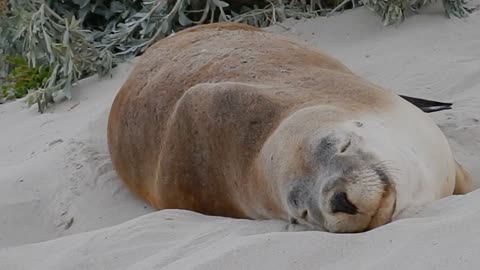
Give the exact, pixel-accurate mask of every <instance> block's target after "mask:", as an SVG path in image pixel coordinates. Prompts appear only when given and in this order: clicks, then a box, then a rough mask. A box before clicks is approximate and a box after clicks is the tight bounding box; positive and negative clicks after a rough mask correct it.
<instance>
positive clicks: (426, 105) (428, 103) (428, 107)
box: [399, 95, 453, 113]
mask: <svg viewBox="0 0 480 270" xmlns="http://www.w3.org/2000/svg"><path fill="white" fill-rule="evenodd" d="M399 96H400V97H401V98H403V99H405V100H406V101H408V102H410V103H412V104H413V105H415V106H417V107H418V108H419V109H420V110H422V111H424V112H426V113H431V112H438V111H443V110H450V109H451V108H452V105H453V103H445V102H440V101H434V100H428V99H421V98H416V97H409V96H404V95H399Z"/></svg>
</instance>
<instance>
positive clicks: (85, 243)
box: [0, 3, 480, 270]
mask: <svg viewBox="0 0 480 270" xmlns="http://www.w3.org/2000/svg"><path fill="white" fill-rule="evenodd" d="M479 27H480V13H479V12H476V13H474V14H472V15H471V16H470V17H469V18H466V19H456V18H452V19H447V18H446V17H445V16H444V14H443V11H442V8H441V3H438V5H435V6H433V7H431V8H428V9H426V10H425V11H422V12H421V14H419V15H416V16H411V17H409V18H407V20H406V21H405V22H404V23H403V24H401V25H399V26H397V27H384V26H383V25H382V24H381V22H380V19H379V18H378V17H376V16H372V14H371V12H370V11H369V10H367V9H366V8H358V9H355V10H350V11H346V12H344V13H343V14H341V15H336V16H332V17H329V18H316V19H309V20H288V21H286V22H284V23H282V26H272V27H270V28H268V31H273V32H277V33H281V34H284V35H289V36H293V37H295V38H298V39H299V40H305V41H307V42H309V43H311V44H313V45H315V46H317V47H319V48H321V49H322V50H324V51H325V52H327V53H329V54H331V55H332V56H334V57H336V58H337V59H339V60H341V61H342V62H343V63H344V64H346V65H347V66H348V67H349V68H350V69H352V70H353V71H354V72H355V73H357V74H359V75H361V76H363V77H365V78H368V79H369V80H371V81H372V82H374V83H376V84H378V85H381V86H383V87H385V88H386V89H388V90H390V91H393V92H395V93H398V94H406V95H411V96H415V97H420V98H427V99H433V100H439V101H447V102H453V103H454V105H453V109H452V110H448V111H442V112H437V113H434V114H431V116H432V117H433V119H434V120H435V122H436V123H437V124H438V125H439V126H440V128H441V129H442V130H443V132H444V133H445V134H446V135H447V137H448V139H449V141H450V144H451V146H452V149H453V151H454V153H455V156H456V157H457V158H458V160H459V161H460V162H461V163H462V164H464V166H465V168H466V169H467V170H468V171H469V172H470V173H471V174H472V176H473V178H474V179H475V185H476V187H478V186H479V185H480V163H479V162H480V49H479V48H480V31H479V29H480V28H479ZM134 63H135V61H133V62H131V63H125V64H122V65H120V66H119V67H117V68H116V69H115V71H114V74H113V77H112V78H104V79H101V80H99V79H98V78H96V77H94V78H89V79H86V80H83V81H81V82H80V83H79V84H78V85H77V86H76V87H75V88H74V90H73V91H74V94H73V99H72V100H69V101H65V102H62V103H58V104H56V105H55V106H53V107H50V108H49V109H48V110H47V112H46V113H44V114H39V113H38V112H37V108H36V106H32V107H31V108H27V107H26V105H25V104H24V103H23V102H21V101H15V102H8V103H6V104H2V105H0V130H1V132H0V153H2V154H1V155H0V270H20V269H22V270H23V269H35V270H41V269H45V270H52V269H59V270H66V269H72V270H73V269H75V270H77V269H99V270H109V269H111V270H118V269H129V270H140V269H182V270H183V269H268V270H280V269H289V270H291V269H369V270H371V269H478V268H479V267H480V256H478V254H479V251H478V246H479V244H480V238H478V237H477V236H478V235H480V191H474V192H472V193H470V194H467V195H464V196H450V197H448V198H445V199H443V200H440V201H436V202H433V203H431V204H429V205H427V206H426V207H423V208H421V209H413V210H412V211H409V212H407V213H405V214H404V215H403V216H402V217H401V218H400V219H399V220H396V221H394V222H392V223H390V224H388V225H386V226H383V227H380V228H378V229H375V230H372V231H369V232H367V233H361V234H332V233H326V232H317V231H305V230H304V228H302V227H300V226H297V227H288V229H287V226H286V225H287V224H286V223H285V222H283V221H276V220H270V221H252V220H239V219H230V218H223V217H212V216H206V215H201V214H198V213H193V212H189V211H182V210H164V211H154V210H153V209H152V208H151V207H150V206H148V205H147V204H146V203H145V202H143V201H141V200H140V199H138V198H136V197H135V196H133V195H132V194H131V193H130V192H129V191H128V190H127V189H126V187H125V186H124V184H123V183H122V182H121V181H120V180H119V178H118V177H117V175H116V173H115V172H114V170H113V168H112V164H111V161H110V157H109V155H108V149H107V145H106V123H107V116H108V112H109V107H110V105H111V103H112V101H113V98H114V97H115V94H116V93H117V91H118V90H119V88H120V87H121V85H122V83H123V82H124V81H125V80H126V78H127V77H128V74H129V72H130V71H131V70H132V67H133V65H134Z"/></svg>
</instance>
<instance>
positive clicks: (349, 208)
mask: <svg viewBox="0 0 480 270" xmlns="http://www.w3.org/2000/svg"><path fill="white" fill-rule="evenodd" d="M330 207H331V208H332V212H333V213H346V214H350V215H355V214H357V213H358V209H357V207H356V206H355V205H353V204H352V203H351V202H350V201H349V200H348V198H347V194H346V193H345V192H338V193H335V194H334V195H333V196H332V198H331V199H330Z"/></svg>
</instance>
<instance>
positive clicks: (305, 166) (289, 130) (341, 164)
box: [262, 106, 397, 232]
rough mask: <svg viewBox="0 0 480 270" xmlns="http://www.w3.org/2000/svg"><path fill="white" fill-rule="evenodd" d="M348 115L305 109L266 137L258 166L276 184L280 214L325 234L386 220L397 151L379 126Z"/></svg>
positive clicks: (389, 215)
mask: <svg viewBox="0 0 480 270" xmlns="http://www.w3.org/2000/svg"><path fill="white" fill-rule="evenodd" d="M351 119H352V118H351V117H350V116H349V115H347V116H346V117H345V115H343V114H342V111H340V110H338V109H336V108H330V107H326V106H321V107H311V108H305V109H301V110H298V111H296V112H294V113H293V114H291V115H290V116H289V117H287V118H286V119H284V121H282V123H281V124H280V125H279V127H278V128H277V129H276V130H275V132H274V133H273V134H272V135H271V136H270V138H269V139H268V140H267V142H266V144H265V145H264V148H263V150H262V153H263V155H262V156H263V160H264V166H263V167H264V168H265V170H266V173H265V175H266V176H268V177H269V178H270V179H271V180H270V181H268V182H274V183H276V184H277V187H276V191H277V192H278V194H279V195H278V198H279V200H280V201H281V204H282V205H283V207H282V208H283V209H284V210H285V212H284V213H283V214H282V217H281V218H284V219H289V220H290V222H292V223H298V224H302V225H306V226H308V227H311V228H312V229H318V230H326V231H329V232H362V231H367V230H369V229H373V228H375V227H378V226H381V225H384V224H386V223H388V222H390V221H391V219H392V216H393V213H394V211H395V205H396V197H397V196H396V190H395V183H394V179H393V177H394V173H395V174H396V171H395V169H394V168H393V165H394V164H393V162H394V161H393V160H392V158H395V155H396V154H395V153H396V152H395V150H394V149H393V148H391V146H390V145H391V142H388V141H385V140H384V141H382V140H381V139H382V138H384V137H386V138H388V136H383V135H384V134H383V133H381V132H382V129H381V128H378V129H373V128H371V127H370V128H368V127H367V126H366V125H367V124H365V125H364V123H361V122H358V121H353V120H351ZM370 124H371V123H369V125H370ZM372 134H373V135H372ZM377 135H381V136H380V139H377V138H378V137H379V136H377ZM273 190H275V189H273Z"/></svg>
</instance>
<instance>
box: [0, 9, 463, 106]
mask: <svg viewBox="0 0 480 270" xmlns="http://www.w3.org/2000/svg"><path fill="white" fill-rule="evenodd" d="M433 1H435V0H363V2H361V0H157V1H154V0H151V1H139V0H137V1H135V0H133V1H132V0H105V1H103V0H58V1H56V0H9V1H8V0H0V86H1V87H2V89H3V90H2V91H1V92H0V100H1V99H2V96H3V98H14V97H15V98H19V97H23V96H26V101H27V102H28V104H29V105H31V104H34V103H37V104H38V109H39V111H40V112H43V111H44V109H45V108H46V107H47V105H48V104H49V103H52V102H54V100H59V99H62V98H71V96H72V93H71V89H72V87H73V86H74V85H75V83H77V82H78V80H80V79H82V78H85V77H89V76H92V75H98V76H100V77H103V76H106V75H108V74H110V72H111V70H112V68H113V67H115V66H116V65H117V64H118V63H120V62H122V61H125V60H126V59H128V58H131V57H134V56H137V55H139V54H141V53H142V52H144V51H145V49H146V48H148V47H149V46H150V45H151V44H152V43H153V42H155V41H156V40H158V39H161V38H164V37H166V36H168V35H170V34H172V33H174V32H176V31H179V30H181V29H183V28H186V27H190V26H193V25H198V24H203V23H211V22H219V21H233V22H240V23H246V24H249V25H253V26H257V27H265V26H269V25H272V24H275V23H277V22H281V21H283V20H284V19H286V18H312V17H315V16H328V15H331V14H333V13H336V12H339V11H342V10H344V9H349V8H355V7H358V6H366V7H367V8H369V9H371V10H372V11H374V12H375V13H376V14H378V15H379V16H380V17H381V19H382V21H383V23H384V24H385V25H390V24H397V23H401V22H402V21H403V20H404V19H405V12H406V10H407V9H411V10H414V11H417V10H419V9H420V8H422V7H424V6H426V5H428V4H430V3H431V2H433ZM442 1H443V5H444V7H445V12H446V14H447V15H448V16H456V17H466V16H467V15H468V14H469V13H470V12H471V11H472V10H470V9H468V8H467V3H466V2H465V1H466V0H442ZM7 57H8V58H7ZM6 60H9V61H6ZM29 80H30V81H29Z"/></svg>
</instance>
